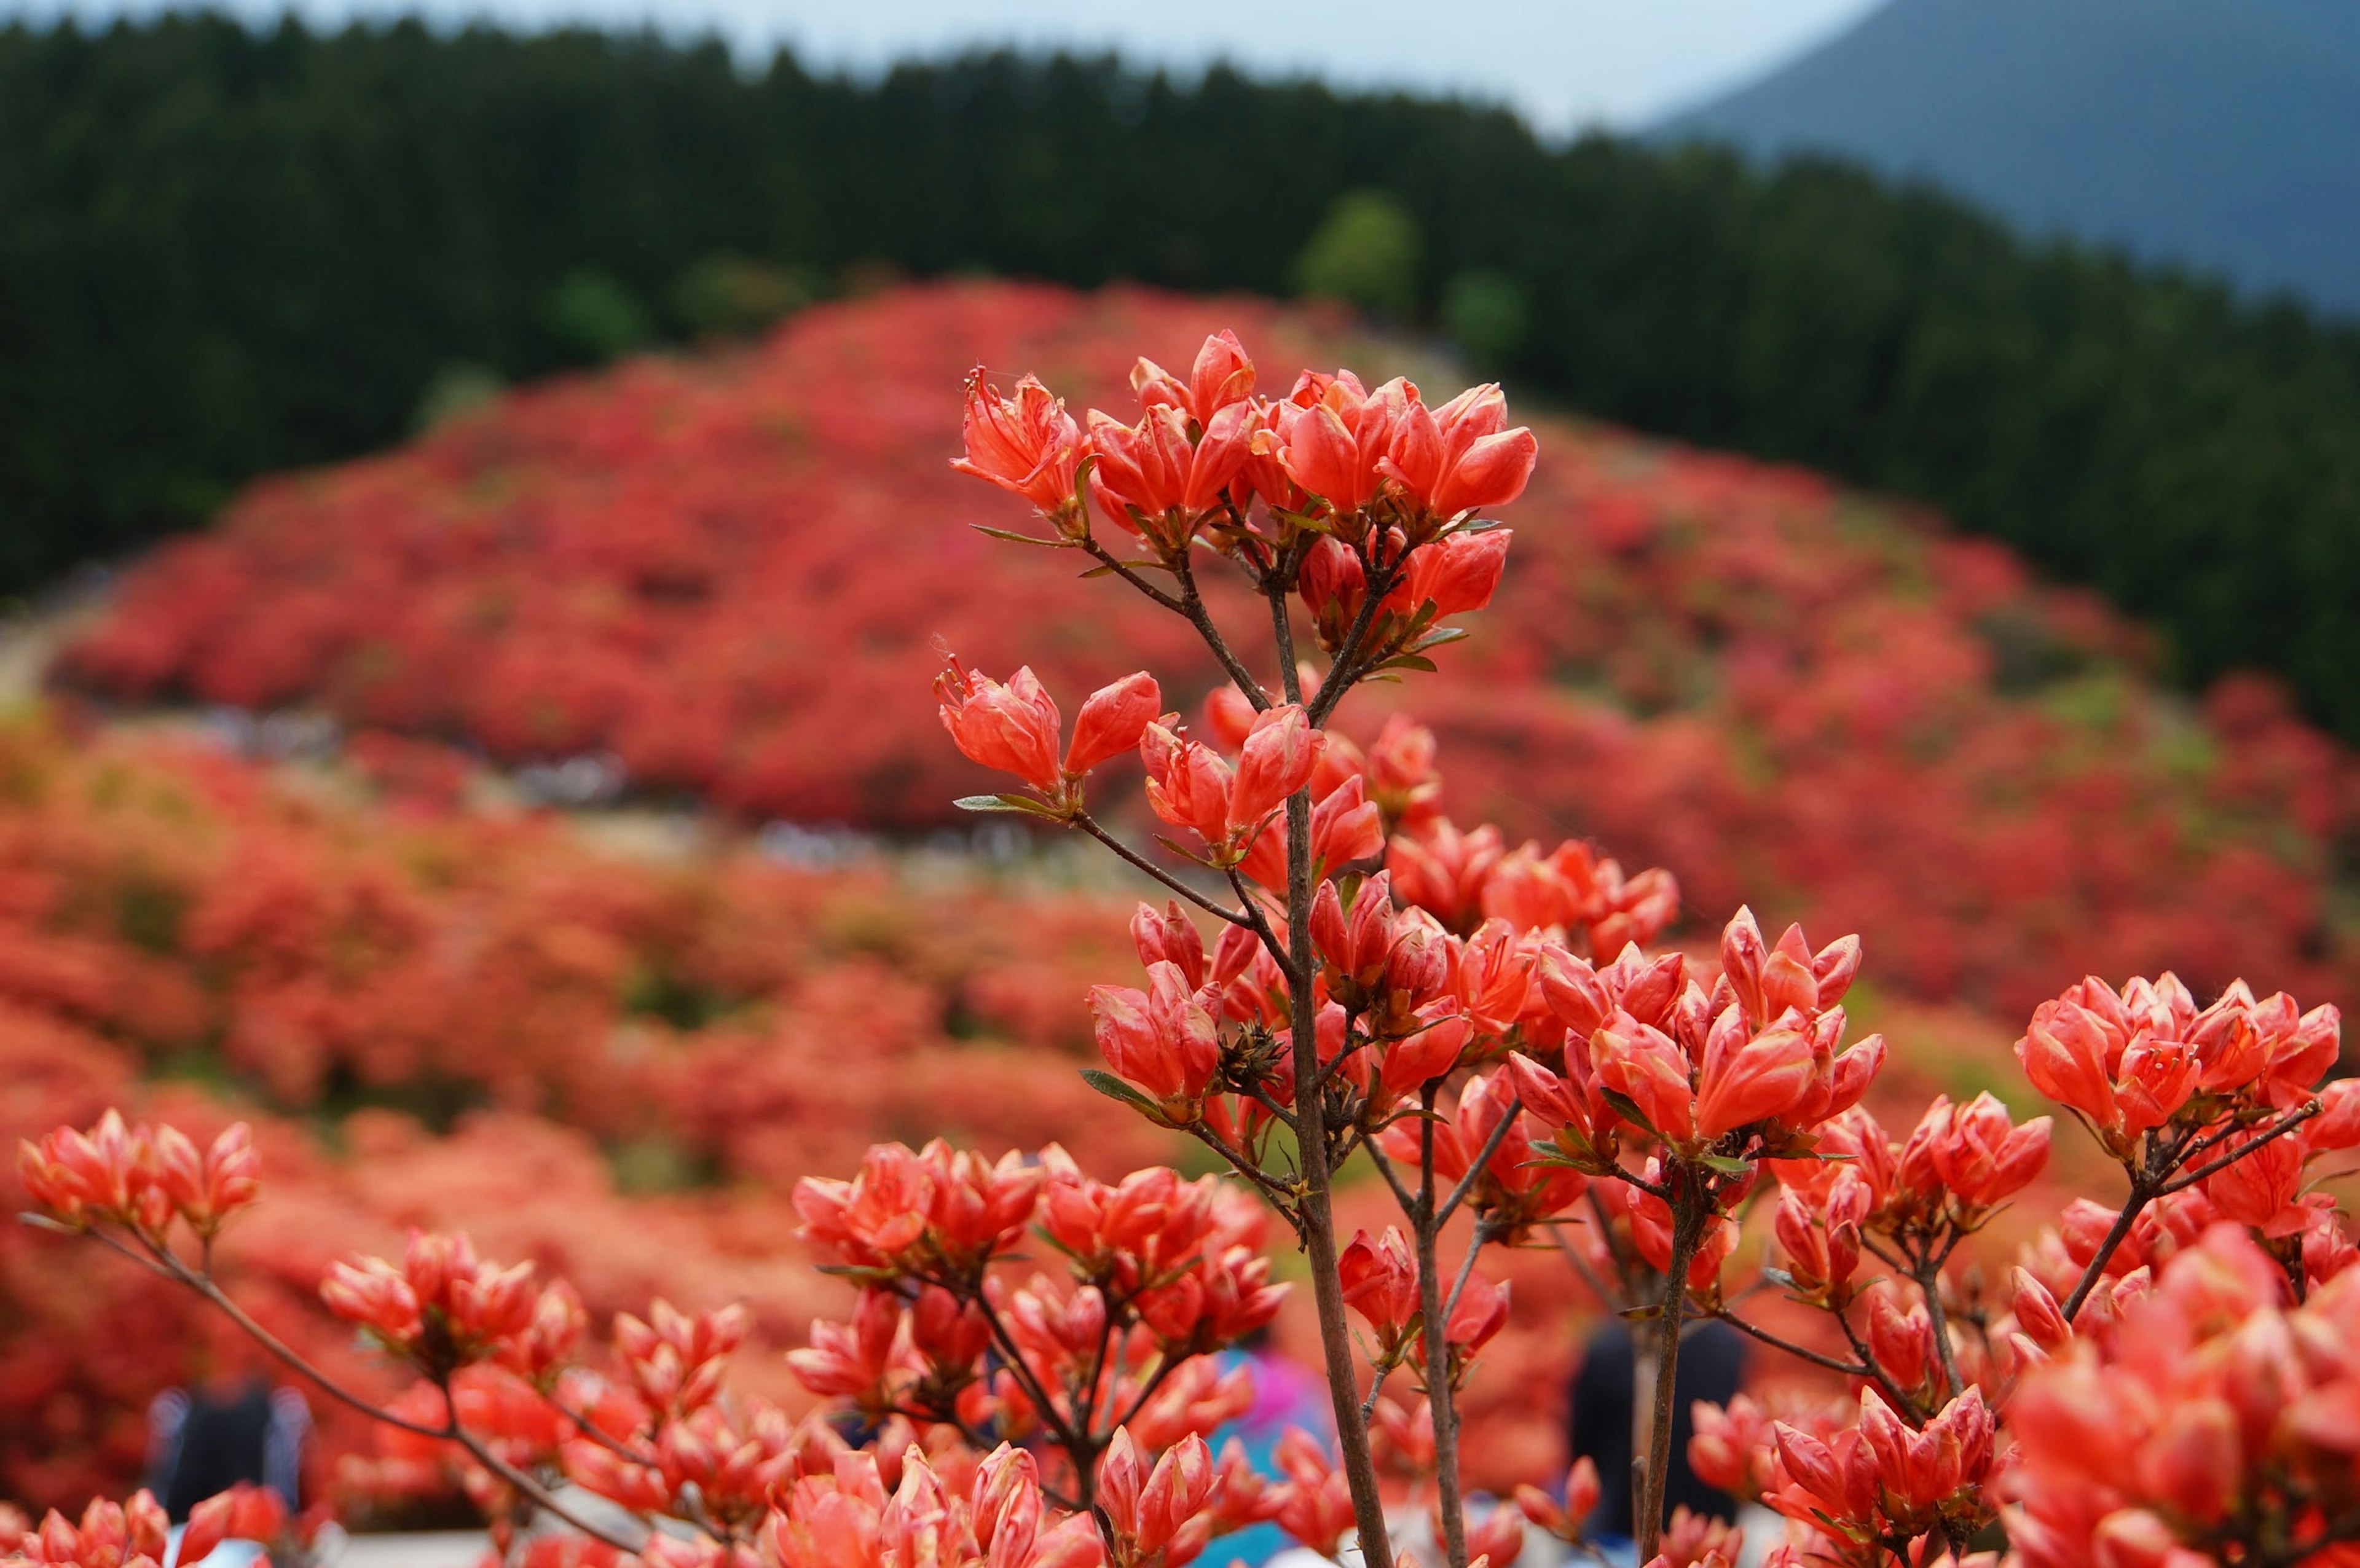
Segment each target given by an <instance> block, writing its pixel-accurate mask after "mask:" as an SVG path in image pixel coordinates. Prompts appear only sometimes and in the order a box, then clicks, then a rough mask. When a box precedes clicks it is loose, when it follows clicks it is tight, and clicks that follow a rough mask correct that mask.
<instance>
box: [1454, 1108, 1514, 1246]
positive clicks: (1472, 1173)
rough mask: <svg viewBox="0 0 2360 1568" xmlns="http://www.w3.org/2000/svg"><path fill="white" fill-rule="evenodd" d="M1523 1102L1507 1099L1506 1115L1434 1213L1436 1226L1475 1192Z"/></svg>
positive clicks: (1505, 1138) (1503, 1141)
mask: <svg viewBox="0 0 2360 1568" xmlns="http://www.w3.org/2000/svg"><path fill="white" fill-rule="evenodd" d="M1523 1114H1524V1101H1522V1100H1520V1099H1516V1098H1513V1096H1512V1097H1511V1098H1510V1099H1509V1101H1508V1111H1507V1114H1506V1115H1505V1116H1502V1117H1501V1118H1500V1120H1499V1123H1498V1125H1497V1126H1495V1127H1492V1128H1491V1137H1489V1138H1485V1139H1484V1140H1483V1147H1482V1149H1480V1150H1479V1151H1478V1152H1477V1154H1476V1156H1475V1159H1474V1161H1473V1163H1471V1164H1470V1165H1469V1166H1468V1167H1467V1174H1466V1175H1464V1176H1461V1177H1460V1178H1459V1184H1458V1185H1457V1186H1455V1187H1453V1188H1451V1189H1450V1195H1449V1196H1448V1197H1447V1198H1445V1199H1443V1200H1442V1207H1440V1208H1439V1209H1437V1210H1436V1211H1435V1213H1434V1223H1435V1224H1436V1225H1440V1224H1441V1223H1442V1222H1443V1221H1445V1220H1447V1219H1448V1218H1449V1217H1450V1216H1451V1215H1452V1214H1457V1213H1458V1212H1459V1204H1461V1203H1465V1202H1466V1201H1467V1195H1468V1194H1469V1193H1470V1192H1473V1191H1474V1190H1475V1183H1476V1182H1478V1181H1481V1180H1482V1177H1483V1171H1484V1169H1485V1168H1486V1167H1487V1166H1489V1165H1490V1164H1491V1157H1492V1156H1493V1155H1495V1154H1497V1153H1499V1152H1500V1146H1501V1145H1502V1144H1503V1143H1505V1142H1507V1141H1508V1133H1509V1130H1510V1129H1511V1128H1513V1127H1514V1126H1515V1125H1516V1118H1517V1117H1518V1116H1521V1115H1523Z"/></svg>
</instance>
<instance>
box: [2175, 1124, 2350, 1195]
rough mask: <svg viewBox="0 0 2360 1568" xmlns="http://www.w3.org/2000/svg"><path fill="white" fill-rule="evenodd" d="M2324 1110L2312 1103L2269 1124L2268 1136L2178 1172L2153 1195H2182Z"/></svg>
mask: <svg viewBox="0 0 2360 1568" xmlns="http://www.w3.org/2000/svg"><path fill="white" fill-rule="evenodd" d="M2324 1108H2325V1107H2324V1106H2322V1105H2321V1104H2320V1103H2319V1102H2318V1101H2317V1100H2313V1101H2311V1103H2310V1104H2308V1105H2304V1106H2303V1107H2302V1108H2301V1109H2300V1110H2296V1111H2289V1112H2288V1113H2287V1115H2286V1116H2284V1117H2282V1118H2280V1119H2279V1120H2278V1121H2277V1122H2274V1123H2272V1124H2271V1126H2270V1128H2269V1130H2268V1131H2267V1132H2263V1133H2257V1134H2256V1135H2255V1136H2254V1137H2253V1138H2248V1139H2247V1140H2246V1141H2245V1142H2244V1143H2241V1144H2239V1145H2238V1146H2237V1147H2236V1148H2234V1149H2231V1150H2230V1151H2229V1152H2228V1153H2226V1154H2224V1155H2223V1156H2221V1158H2219V1159H2218V1160H2211V1161H2208V1162H2207V1163H2205V1164H2202V1165H2200V1166H2198V1167H2197V1168H2196V1169H2195V1170H2193V1171H2182V1172H2180V1174H2179V1175H2178V1176H2175V1177H2173V1178H2172V1179H2171V1180H2170V1181H2166V1182H2165V1183H2164V1184H2163V1185H2162V1186H2161V1187H2160V1188H2158V1189H2157V1194H2156V1195H2157V1196H2158V1197H2163V1196H2168V1195H2169V1194H2170V1193H2173V1192H2183V1191H2185V1190H2186V1189H2188V1188H2190V1187H2193V1186H2194V1185H2196V1183H2197V1182H2199V1181H2203V1180H2204V1179H2205V1178H2206V1177H2208V1176H2213V1175H2217V1174H2219V1173H2220V1172H2221V1171H2225V1170H2227V1169H2228V1168H2229V1167H2230V1166H2232V1165H2234V1164H2235V1163H2237V1161H2239V1160H2243V1159H2245V1156H2247V1155H2248V1154H2251V1153H2253V1152H2254V1150H2256V1149H2259V1148H2261V1147H2262V1145H2264V1144H2266V1143H2268V1142H2271V1141H2273V1140H2274V1139H2277V1138H2284V1137H2285V1136H2286V1135H2287V1134H2289V1133H2290V1132H2292V1131H2293V1130H2294V1129H2295V1128H2297V1127H2300V1126H2301V1125H2302V1124H2303V1123H2305V1122H2307V1121H2309V1120H2311V1117H2313V1116H2317V1115H2319V1113H2320V1112H2321V1111H2322V1109H2324Z"/></svg>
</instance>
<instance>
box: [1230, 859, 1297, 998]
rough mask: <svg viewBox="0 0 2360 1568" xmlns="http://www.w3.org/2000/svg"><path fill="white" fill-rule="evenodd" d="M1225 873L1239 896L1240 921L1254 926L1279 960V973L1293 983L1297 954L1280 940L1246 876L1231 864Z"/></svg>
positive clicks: (1232, 888) (1265, 945)
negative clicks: (1248, 885)
mask: <svg viewBox="0 0 2360 1568" xmlns="http://www.w3.org/2000/svg"><path fill="white" fill-rule="evenodd" d="M1224 875H1225V876H1227V877H1229V887H1230V889H1231V890H1232V891H1233V892H1235V893H1236V894H1237V896H1238V904H1239V907H1240V918H1239V920H1238V923H1239V924H1240V925H1242V926H1249V927H1251V928H1252V931H1253V933H1254V935H1256V936H1258V937H1260V938H1262V946H1263V948H1265V949H1266V950H1267V951H1268V952H1269V953H1270V955H1271V957H1272V958H1273V959H1274V960H1275V961H1276V962H1277V964H1278V969H1279V973H1280V974H1282V975H1285V976H1286V979H1287V984H1289V985H1293V984H1294V983H1295V955H1294V954H1293V953H1289V952H1287V950H1286V944H1285V943H1284V942H1281V941H1279V940H1278V932H1277V931H1276V930H1275V929H1274V928H1273V926H1272V925H1271V923H1270V917H1269V916H1268V915H1265V914H1263V913H1262V905H1261V903H1260V902H1259V901H1258V900H1256V898H1254V896H1253V889H1252V888H1251V887H1247V886H1246V879H1245V877H1244V876H1243V875H1241V874H1240V872H1239V870H1238V868H1237V867H1236V866H1229V868H1228V869H1227V870H1226V871H1225V872H1224Z"/></svg>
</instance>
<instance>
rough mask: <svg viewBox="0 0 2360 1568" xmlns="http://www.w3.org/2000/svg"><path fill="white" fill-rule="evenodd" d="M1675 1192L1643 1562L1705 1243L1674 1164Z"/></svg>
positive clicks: (1657, 1527)
mask: <svg viewBox="0 0 2360 1568" xmlns="http://www.w3.org/2000/svg"><path fill="white" fill-rule="evenodd" d="M1664 1175H1665V1179H1666V1185H1668V1186H1669V1187H1670V1188H1671V1189H1672V1258H1671V1267H1670V1268H1669V1269H1667V1270H1666V1272H1665V1275H1664V1298H1663V1302H1662V1305H1661V1306H1660V1307H1658V1309H1657V1311H1656V1317H1657V1320H1658V1321H1657V1323H1656V1324H1655V1400H1654V1403H1653V1410H1654V1415H1653V1418H1652V1420H1651V1421H1650V1423H1649V1426H1648V1430H1647V1468H1646V1471H1645V1474H1644V1480H1643V1484H1642V1486H1641V1488H1640V1504H1639V1518H1638V1519H1637V1520H1636V1525H1637V1529H1638V1531H1639V1561H1640V1562H1642V1563H1645V1562H1647V1561H1649V1560H1650V1559H1652V1558H1653V1557H1654V1556H1655V1546H1656V1542H1657V1541H1659V1540H1660V1539H1661V1538H1662V1536H1663V1533H1664V1490H1665V1488H1666V1486H1668V1485H1670V1482H1671V1470H1672V1412H1673V1408H1674V1407H1675V1406H1676V1405H1677V1402H1678V1399H1677V1392H1678V1374H1679V1367H1680V1327H1681V1320H1682V1319H1683V1318H1684V1317H1686V1316H1687V1314H1688V1265H1689V1264H1690V1263H1692V1262H1694V1261H1695V1260H1696V1255H1697V1247H1698V1245H1699V1243H1701V1242H1702V1241H1703V1240H1704V1227H1705V1222H1706V1220H1707V1219H1709V1218H1710V1215H1709V1214H1707V1213H1706V1211H1705V1207H1704V1203H1703V1201H1702V1195H1701V1194H1700V1193H1699V1192H1697V1190H1696V1178H1695V1177H1694V1176H1693V1175H1692V1174H1690V1173H1688V1171H1687V1170H1686V1167H1685V1163H1684V1162H1683V1161H1680V1160H1673V1161H1672V1162H1670V1164H1668V1165H1667V1166H1666V1170H1665V1171H1664Z"/></svg>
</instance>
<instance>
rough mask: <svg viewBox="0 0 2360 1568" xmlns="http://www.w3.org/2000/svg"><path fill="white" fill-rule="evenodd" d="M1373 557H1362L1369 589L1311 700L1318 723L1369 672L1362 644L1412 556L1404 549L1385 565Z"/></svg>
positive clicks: (1312, 720)
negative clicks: (1363, 663) (1363, 664)
mask: <svg viewBox="0 0 2360 1568" xmlns="http://www.w3.org/2000/svg"><path fill="white" fill-rule="evenodd" d="M1373 548H1374V547H1373V546H1372V547H1371V549H1373ZM1412 548H1413V549H1414V548H1415V546H1413V547H1412ZM1371 559H1372V558H1371V557H1369V556H1364V557H1363V558H1362V561H1361V575H1362V579H1363V581H1364V583H1366V585H1367V591H1366V592H1365V593H1362V594H1361V596H1360V610H1359V611H1358V612H1357V613H1356V614H1355V615H1353V616H1352V625H1351V626H1350V627H1349V629H1348V630H1347V631H1346V632H1345V634H1344V640H1343V641H1342V642H1341V643H1339V644H1338V645H1337V648H1336V657H1335V660H1334V662H1333V663H1331V664H1330V665H1329V666H1328V670H1327V681H1326V683H1325V684H1323V685H1321V687H1320V688H1319V695H1317V697H1314V698H1313V699H1312V700H1311V708H1310V717H1311V722H1312V723H1313V724H1325V723H1327V715H1328V714H1329V713H1334V712H1335V711H1336V704H1337V703H1338V702H1342V701H1343V700H1344V693H1345V692H1346V691H1350V690H1351V688H1352V686H1353V683H1354V682H1356V681H1359V680H1360V677H1361V676H1362V675H1363V674H1365V673H1366V671H1365V670H1362V669H1360V651H1361V645H1362V644H1363V643H1364V642H1366V641H1367V639H1368V636H1369V627H1370V626H1371V625H1373V624H1374V623H1375V621H1376V617H1377V606H1378V605H1379V604H1382V603H1383V601H1384V597H1385V595H1386V594H1388V593H1392V592H1393V582H1394V579H1395V578H1397V577H1398V576H1399V575H1400V573H1401V567H1402V562H1403V561H1406V560H1408V559H1409V551H1408V550H1404V551H1403V552H1402V553H1401V554H1400V555H1399V556H1397V557H1395V558H1394V559H1393V561H1392V562H1391V563H1390V564H1389V565H1386V566H1382V567H1372V566H1371Z"/></svg>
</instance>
